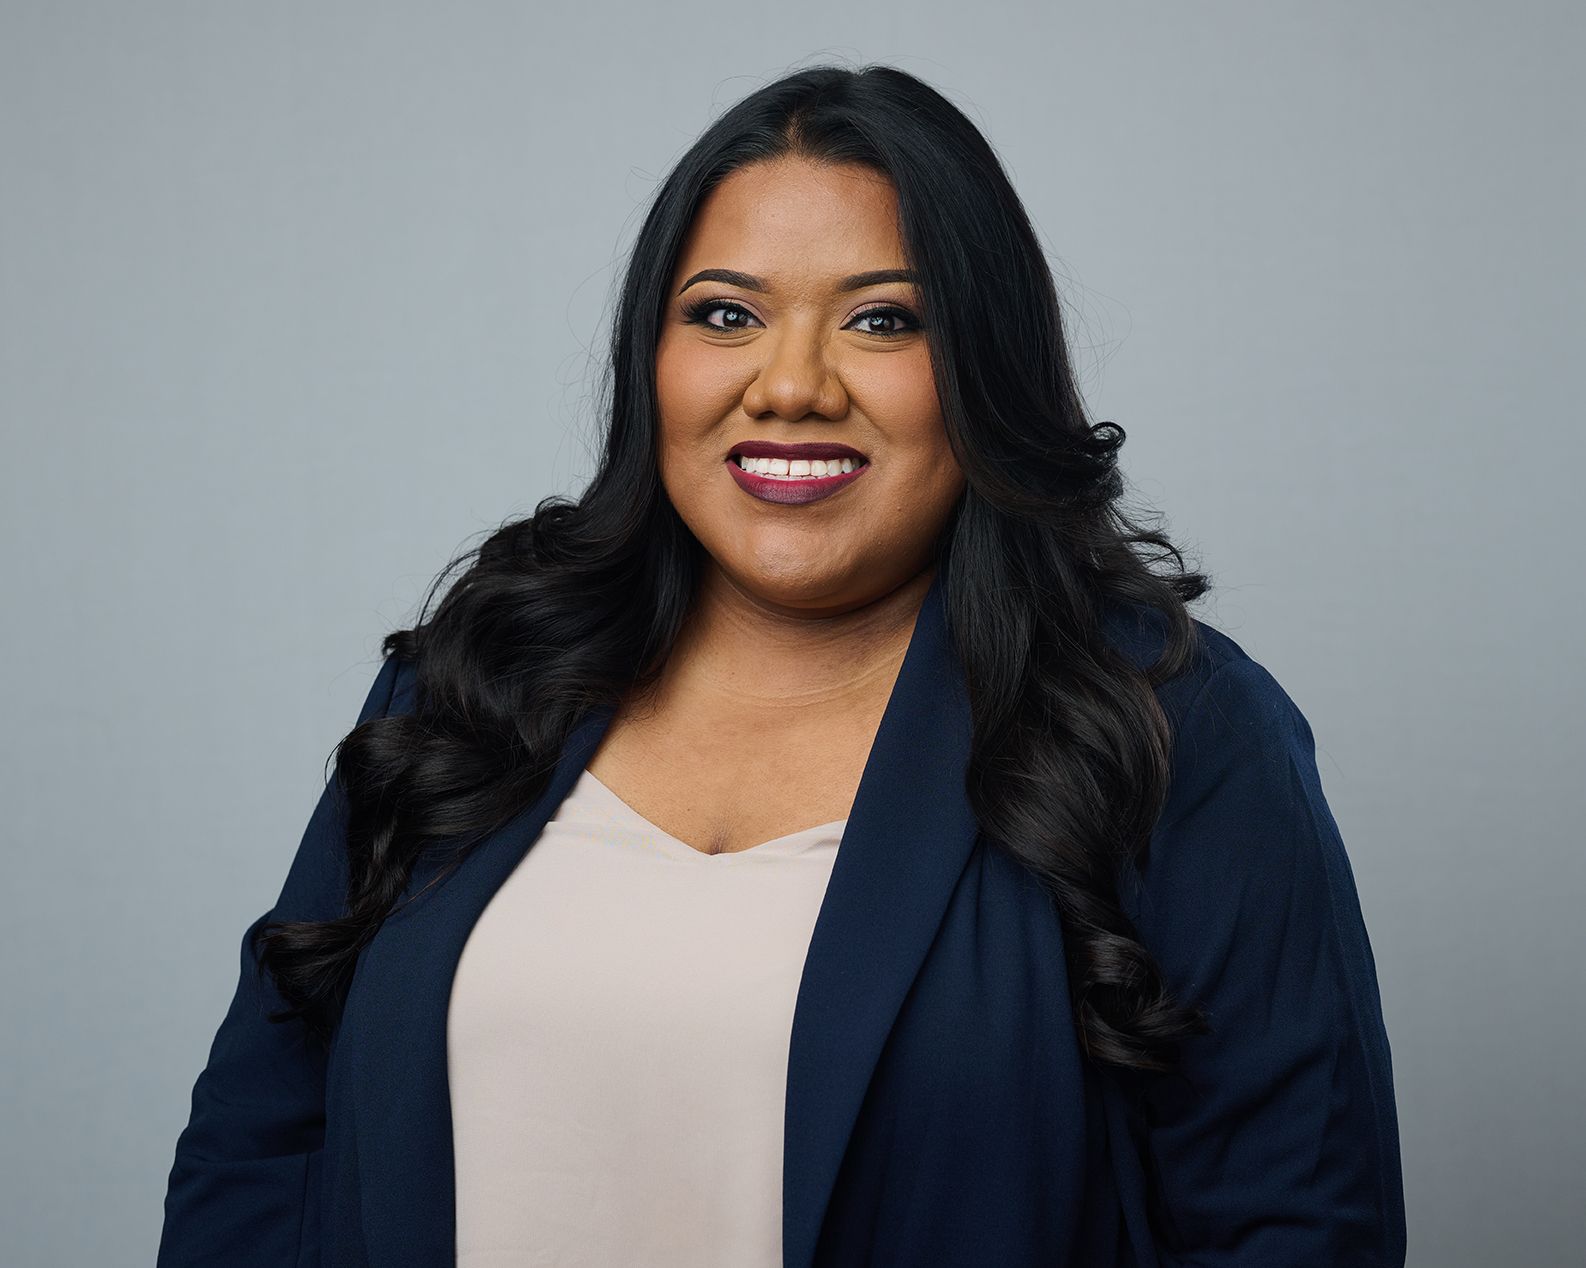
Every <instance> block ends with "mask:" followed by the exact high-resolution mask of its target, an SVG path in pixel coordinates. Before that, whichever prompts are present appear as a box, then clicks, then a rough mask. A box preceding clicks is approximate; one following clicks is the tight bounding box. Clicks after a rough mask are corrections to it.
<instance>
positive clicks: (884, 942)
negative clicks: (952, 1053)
mask: <svg viewBox="0 0 1586 1268" xmlns="http://www.w3.org/2000/svg"><path fill="white" fill-rule="evenodd" d="M946 568H947V564H946V561H943V563H942V565H941V566H940V567H939V569H938V571H937V573H936V575H935V577H934V578H933V579H932V582H931V585H930V587H929V589H928V591H927V592H926V595H925V599H924V601H923V603H922V605H921V608H920V611H919V615H918V617H917V618H916V621H915V626H914V630H913V633H912V635H911V638H910V641H909V645H908V649H907V651H906V652H905V654H904V658H903V663H902V665H901V666H900V668H899V671H898V677H897V679H896V682H895V683H894V686H893V689H892V695H891V697H890V698H889V700H888V702H887V706H886V709H885V711H884V713H883V715H882V718H881V722H880V726H879V728H878V730H877V733H876V737H875V741H874V743H873V745H872V747H871V751H870V754H869V757H868V759H867V761H866V763H865V767H864V771H863V773H862V775H861V777H860V781H859V788H858V791H857V793H856V795H855V798H854V803H853V806H852V809H851V810H850V813H849V816H848V823H847V826H846V829H845V831H844V833H843V838H842V843H841V845H840V847H839V849H838V851H837V857H836V860H835V862H834V865H833V869H832V875H831V880H830V882H829V884H828V886H827V890H826V893H825V897H824V900H823V901H822V904H821V907H820V911H819V913H818V915H817V918H816V921H815V927H814V931H813V934H812V936H811V941H810V945H809V950H808V953H807V955H806V958H805V962H804V970H803V976H802V978H801V980H800V983H799V989H798V995H797V1000H796V1006H795V1010H794V1015H793V1026H792V1035H791V1040H790V1045H791V1046H790V1050H789V1056H788V1070H787V1101H786V1118H785V1140H784V1150H783V1164H784V1165H783V1215H782V1220H783V1248H784V1263H785V1264H787V1265H789V1266H790V1268H791V1266H800V1268H804V1266H807V1265H809V1264H811V1263H812V1262H813V1259H814V1255H815V1248H816V1241H817V1238H818V1235H819V1232H820V1227H821V1222H822V1219H823V1217H824V1215H825V1212H826V1207H827V1203H828V1202H829V1200H830V1198H831V1196H832V1192H833V1188H834V1185H835V1183H836V1179H837V1172H838V1167H839V1165H840V1164H841V1162H842V1158H843V1153H844V1150H845V1148H846V1147H847V1144H848V1140H849V1137H850V1135H851V1133H852V1131H853V1129H854V1125H855V1122H856V1120H857V1117H858V1114H859V1108H860V1103H861V1101H862V1100H863V1098H864V1094H865V1090H866V1087H867V1086H868V1084H869V1081H870V1077H871V1074H872V1072H873V1071H874V1069H875V1066H876V1063H877V1061H878V1059H879V1057H880V1054H881V1050H882V1047H883V1045H884V1044H885V1043H886V1040H887V1036H888V1034H889V1032H890V1031H891V1028H892V1025H893V1022H894V1020H895V1018H896V1017H897V1015H898V1012H899V1009H900V1008H901V1006H902V1003H903V999H904V996H905V995H906V994H907V992H908V990H909V987H910V984H911V983H912V982H913V980H914V978H915V975H916V974H917V972H918V971H919V968H920V965H921V964H922V963H923V961H924V959H925V956H926V953H927V951H928V950H929V947H930V944H931V941H932V939H933V937H934V935H935V932H936V929H937V927H938V925H939V924H940V923H941V920H942V917H943V915H944V913H945V912H946V909H947V906H948V902H949V900H950V898H951V895H952V891H953V888H954V886H955V884H956V883H957V881H958V878H959V876H960V874H961V873H962V872H963V870H964V867H965V864H966V863H967V861H968V859H969V856H970V854H971V852H972V850H973V848H974V845H975V841H976V839H977V824H976V821H975V817H974V815H973V813H972V811H971V809H970V806H969V801H968V797H967V794H966V791H965V786H964V774H965V769H966V764H967V761H968V757H969V747H970V738H971V729H970V713H969V701H968V697H967V693H966V689H965V683H964V679H963V674H962V670H961V668H960V666H959V665H958V662H957V660H956V657H955V656H954V655H953V651H952V648H951V645H950V640H949V631H948V627H947V621H946V611H945V607H944V602H943V600H944V589H943V583H944V580H945V575H946ZM614 712H615V710H614V708H613V707H612V706H609V705H604V706H601V707H599V708H597V709H595V710H592V711H590V712H589V713H587V714H586V715H585V716H584V717H583V718H582V719H580V720H579V722H578V723H577V724H576V725H575V726H574V727H573V729H572V731H571V732H570V733H569V735H568V738H567V741H566V743H565V745H564V746H563V751H562V753H561V755H560V758H559V760H558V762H557V764H556V767H555V770H554V772H553V773H552V776H551V779H550V781H549V783H548V785H547V787H546V789H545V791H544V792H543V793H542V794H541V796H540V797H539V798H538V800H537V801H535V802H534V803H533V804H532V805H530V806H528V807H526V808H525V809H524V810H523V811H522V812H520V813H519V814H518V815H517V816H515V817H514V818H513V819H512V820H510V821H509V822H508V823H507V824H505V825H504V826H503V827H502V828H500V829H499V830H498V831H497V832H495V833H494V834H492V835H491V836H490V837H489V838H487V839H486V840H484V841H483V842H481V843H480V844H479V845H478V846H476V847H475V849H474V851H473V853H472V854H471V855H470V856H469V858H468V860H467V861H466V863H465V864H464V865H463V866H461V867H459V868H458V869H457V871H456V872H455V873H454V874H453V875H452V876H451V877H449V878H447V880H446V881H445V883H443V884H442V885H440V886H438V887H436V888H435V889H434V890H432V891H431V892H430V893H429V894H427V895H425V896H424V898H422V899H420V900H419V901H417V902H414V903H412V904H411V905H409V906H407V907H405V908H403V910H401V911H400V912H398V913H396V914H394V915H393V916H391V917H389V918H388V919H387V920H386V922H385V924H384V925H383V926H382V928H381V930H380V933H379V935H378V936H377V937H376V938H375V939H374V940H373V941H372V942H371V943H370V944H369V946H368V947H366V948H365V951H364V954H363V957H362V959H361V960H360V963H359V966H358V970H357V974H356V975H355V978H354V986H353V990H352V992H351V993H350V995H349V997H348V1003H347V1010H346V1012H345V1013H344V1015H343V1020H342V1033H341V1036H340V1038H339V1040H338V1048H339V1050H340V1051H339V1053H338V1057H339V1061H340V1062H341V1063H342V1065H343V1066H345V1063H347V1062H353V1061H355V1062H356V1063H357V1065H356V1068H355V1069H353V1070H352V1071H351V1072H350V1078H351V1080H352V1082H351V1087H350V1091H349V1092H348V1093H347V1095H349V1096H350V1097H351V1099H352V1123H353V1125H354V1126H353V1131H354V1132H355V1136H354V1137H353V1139H351V1140H349V1141H345V1142H343V1146H344V1147H347V1148H352V1149H354V1150H356V1154H357V1167H358V1171H359V1189H360V1191H361V1194H362V1203H363V1211H362V1216H363V1223H364V1233H365V1236H366V1238H367V1239H368V1244H369V1249H370V1251H371V1261H372V1262H374V1263H378V1264H381V1265H386V1264H391V1265H409V1264H411V1265H415V1266H417V1265H430V1264H435V1263H441V1262H450V1260H451V1257H452V1255H453V1253H454V1247H455V1238H456V1232H455V1229H456V1208H455V1189H454V1186H455V1174H454V1158H453V1153H452V1119H451V1105H450V1089H449V1085H448V1082H447V1065H446V1019H447V1009H448V1004H449V1001H450V995H451V985H452V979H453V977H454V975H455V972H456V968H457V963H458V960H459V958H460V956H461V954H462V950H463V946H464V944H465V942H466V941H467V938H468V935H469V932H470V931H471V930H472V928H473V926H474V923H475V921H476V920H477V919H478V918H479V915H480V914H481V912H483V910H484V908H485V906H486V905H487V904H488V903H489V901H490V899H491V897H492V896H493V895H494V894H495V892H496V891H497V889H499V888H500V886H501V885H502V883H503V882H505V880H506V879H507V877H508V876H509V875H510V874H511V872H512V870H513V868H514V867H516V865H517V864H518V862H519V861H520V860H521V859H522V858H523V856H524V854H525V853H526V852H527V851H528V849H529V847H530V846H531V845H532V844H533V843H534V841H535V839H536V838H537V837H538V836H539V834H540V831H541V829H543V828H544V826H545V824H546V823H547V822H548V821H549V820H550V818H551V816H552V815H553V814H554V813H555V811H556V808H557V807H558V806H559V805H560V804H561V802H562V801H563V799H564V798H565V797H566V796H567V794H568V792H569V791H570V790H571V788H572V786H573V784H574V782H575V781H576V780H577V779H578V776H579V775H580V774H581V773H582V771H583V770H584V767H585V766H586V764H587V763H588V761H589V760H590V759H591V758H592V757H593V755H594V752H595V750H596V748H597V747H598V746H599V744H600V741H601V738H602V737H603V736H604V735H605V732H606V729H607V727H608V725H609V724H610V721H611V718H612V716H613V715H614ZM413 888H414V886H413V885H411V884H410V886H409V889H410V891H411V890H412V889H413ZM344 1218H345V1216H344Z"/></svg>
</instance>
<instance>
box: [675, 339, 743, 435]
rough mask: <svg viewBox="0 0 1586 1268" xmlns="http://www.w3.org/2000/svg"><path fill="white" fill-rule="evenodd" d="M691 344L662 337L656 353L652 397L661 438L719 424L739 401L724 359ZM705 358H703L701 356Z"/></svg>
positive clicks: (682, 340)
mask: <svg viewBox="0 0 1586 1268" xmlns="http://www.w3.org/2000/svg"><path fill="white" fill-rule="evenodd" d="M710 351H711V350H710V349H706V348H701V347H700V346H699V345H698V344H697V343H694V342H693V341H692V340H689V339H683V338H675V337H670V336H664V335H663V336H662V338H661V341H660V343H659V344H658V345H657V347H656V352H655V395H656V403H657V405H658V406H659V407H660V411H661V426H662V434H663V436H664V435H665V434H666V432H667V431H668V430H671V431H673V432H684V431H687V430H689V429H697V428H698V427H700V426H704V425H709V424H710V423H714V422H718V421H719V420H721V419H722V418H724V417H726V416H727V414H728V413H729V412H730V410H731V409H732V407H733V405H734V404H735V403H736V402H737V401H738V400H739V399H740V398H741V395H742V390H741V385H740V384H739V383H738V382H737V379H736V378H735V377H734V376H733V374H732V372H731V369H730V367H729V366H728V365H726V364H725V363H724V362H725V358H723V357H720V356H715V357H712V356H709V355H708V353H709V352H710ZM702 354H706V355H702Z"/></svg>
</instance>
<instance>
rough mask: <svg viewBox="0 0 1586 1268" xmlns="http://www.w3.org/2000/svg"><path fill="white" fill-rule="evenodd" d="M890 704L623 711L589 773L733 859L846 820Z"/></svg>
mask: <svg viewBox="0 0 1586 1268" xmlns="http://www.w3.org/2000/svg"><path fill="white" fill-rule="evenodd" d="M885 705H886V702H885V700H878V701H875V702H855V703H852V704H850V705H848V706H846V707H844V708H842V709H840V710H822V711H820V712H819V713H810V714H807V715H801V714H799V713H798V712H797V711H788V712H786V713H778V714H774V715H766V714H764V713H756V712H754V711H752V710H744V711H740V712H737V713H733V712H724V711H722V710H709V711H705V710H690V709H688V708H686V707H667V708H664V709H653V708H651V709H646V710H639V709H627V708H624V709H622V710H619V711H618V713H617V714H616V715H615V716H614V717H613V719H612V722H611V725H610V726H609V727H608V728H607V730H606V733H605V735H604V737H603V739H602V741H601V743H600V745H599V747H598V748H597V749H596V751H595V753H594V756H593V757H592V758H591V759H590V761H589V763H588V769H589V770H590V771H591V772H592V773H593V774H594V775H595V777H596V778H597V779H599V780H600V781H601V783H603V784H605V785H606V787H607V788H609V789H611V791H612V792H614V793H616V794H617V796H619V797H620V798H621V799H622V800H623V801H624V802H626V803H627V804H628V806H629V807H630V808H631V809H632V810H634V811H635V812H637V813H638V814H639V815H641V816H642V817H643V818H645V819H647V820H649V821H650V823H652V824H654V825H655V826H656V827H657V828H659V829H660V830H661V831H662V832H665V833H666V834H667V835H668V836H672V837H675V838H677V839H678V840H680V841H683V842H685V843H687V844H688V845H690V846H692V847H693V848H694V849H697V850H699V851H701V852H702V853H705V854H727V853H734V852H737V851H740V850H747V849H751V848H753V847H754V846H756V845H760V844H763V843H765V842H767V841H772V840H775V839H777V838H779V837H783V836H786V835H789V834H791V833H794V832H800V831H803V830H804V829H806V828H811V827H814V826H816V825H818V824H825V823H831V822H832V821H834V820H837V819H845V818H847V817H848V813H849V809H850V808H851V807H852V805H853V802H854V797H855V794H856V793H857V792H858V789H859V780H860V776H861V775H862V774H863V773H864V767H865V762H866V760H867V759H868V757H869V754H870V749H871V745H872V742H873V741H874V739H875V735H876V729H877V725H878V724H879V722H880V718H881V714H882V711H883V710H884V708H885Z"/></svg>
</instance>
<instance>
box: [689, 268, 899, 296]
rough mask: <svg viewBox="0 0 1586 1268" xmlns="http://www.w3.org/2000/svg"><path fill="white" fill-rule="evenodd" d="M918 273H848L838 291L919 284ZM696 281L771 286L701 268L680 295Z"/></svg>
mask: <svg viewBox="0 0 1586 1268" xmlns="http://www.w3.org/2000/svg"><path fill="white" fill-rule="evenodd" d="M919 280H920V279H919V275H918V274H916V273H915V272H914V270H913V269H871V270H870V271H869V272H867V273H850V274H849V275H848V276H847V277H845V278H841V279H839V281H838V283H837V289H838V290H839V291H857V290H860V289H861V288H863V287H866V286H879V285H881V284H882V283H883V282H910V283H913V284H914V285H918V284H919ZM696 282H725V283H727V285H728V286H741V287H743V289H744V290H746V291H759V292H761V293H762V294H763V293H765V292H766V291H768V290H770V289H771V288H770V287H769V286H767V285H766V283H765V279H764V278H759V277H756V276H755V275H754V274H753V273H741V272H739V271H738V270H737V269H701V270H700V271H699V272H698V273H696V274H694V276H693V277H691V278H689V279H688V281H686V282H684V283H683V285H681V286H680V287H678V288H677V293H678V294H679V295H681V294H682V293H683V292H684V291H686V290H687V289H688V288H689V287H690V286H693V285H694V283H696Z"/></svg>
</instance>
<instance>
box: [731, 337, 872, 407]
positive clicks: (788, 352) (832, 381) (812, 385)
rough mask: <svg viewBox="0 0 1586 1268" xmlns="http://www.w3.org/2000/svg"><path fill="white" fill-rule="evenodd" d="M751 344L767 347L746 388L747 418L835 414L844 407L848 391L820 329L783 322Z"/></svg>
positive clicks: (846, 403)
mask: <svg viewBox="0 0 1586 1268" xmlns="http://www.w3.org/2000/svg"><path fill="white" fill-rule="evenodd" d="M755 346H756V347H759V348H764V349H765V360H764V361H763V362H762V363H761V365H760V368H759V372H758V373H757V374H756V375H755V376H754V378H753V380H752V381H751V382H750V383H749V385H748V387H747V388H745V389H744V394H743V408H744V413H746V414H747V415H748V416H749V417H750V418H773V417H774V418H787V419H793V420H797V419H801V418H807V417H809V416H810V415H811V414H814V415H816V416H818V417H820V418H828V419H836V418H841V417H842V416H843V415H844V414H845V413H847V412H848V393H847V391H846V389H845V388H844V387H843V383H842V379H841V377H840V376H839V375H838V373H837V370H836V367H835V366H833V365H832V363H831V361H830V360H829V358H828V357H827V348H826V343H825V340H824V339H822V338H821V337H820V336H819V334H818V332H815V331H813V330H808V329H802V330H801V329H800V328H799V327H798V326H797V325H796V324H793V323H787V324H784V325H783V326H782V328H781V329H780V330H778V331H777V332H776V333H775V334H774V335H772V336H771V337H769V338H761V339H759V340H757V341H756V345H755Z"/></svg>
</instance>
